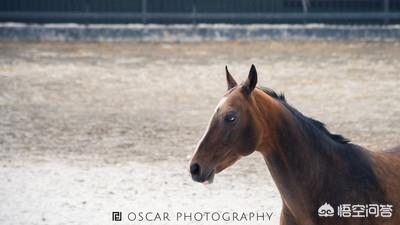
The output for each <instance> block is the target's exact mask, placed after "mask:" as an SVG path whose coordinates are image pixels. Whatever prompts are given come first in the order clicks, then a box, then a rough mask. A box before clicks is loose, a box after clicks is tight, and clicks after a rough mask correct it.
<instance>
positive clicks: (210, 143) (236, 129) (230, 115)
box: [190, 66, 400, 225]
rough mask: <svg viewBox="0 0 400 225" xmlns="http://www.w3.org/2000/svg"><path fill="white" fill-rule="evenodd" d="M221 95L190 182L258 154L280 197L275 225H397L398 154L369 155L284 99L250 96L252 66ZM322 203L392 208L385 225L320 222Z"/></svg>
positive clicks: (381, 224)
mask: <svg viewBox="0 0 400 225" xmlns="http://www.w3.org/2000/svg"><path fill="white" fill-rule="evenodd" d="M227 82H228V89H229V91H228V93H227V94H226V96H225V100H224V103H223V104H220V105H219V106H218V107H217V110H216V112H215V114H214V115H213V118H212V120H211V122H210V125H209V128H208V130H207V131H206V134H205V136H204V138H203V139H202V140H201V142H200V143H199V146H198V148H197V151H196V153H195V155H194V157H193V159H192V163H191V166H190V171H191V173H192V177H193V179H194V180H195V181H199V182H204V181H212V179H213V177H214V174H215V173H218V172H220V171H222V170H223V169H225V168H227V167H228V166H230V165H232V164H233V163H234V162H236V161H237V160H238V159H239V158H241V157H242V156H246V155H248V154H251V153H252V152H254V151H259V152H260V153H261V154H262V155H263V157H264V159H265V162H266V164H267V166H268V168H269V171H270V173H271V176H272V178H273V179H274V181H275V184H276V185H277V187H278V190H279V192H280V195H281V198H282V202H283V204H282V205H283V208H282V212H281V224H282V225H320V224H321V225H325V224H326V225H328V224H329V225H347V224H348V225H398V224H400V148H399V149H393V150H392V151H389V152H372V151H368V150H366V149H363V148H362V147H360V146H357V145H354V144H351V143H350V142H349V141H348V140H347V139H345V138H343V137H342V136H340V135H335V134H331V133H330V132H329V131H328V130H327V129H326V128H325V127H324V125H323V124H322V123H320V122H318V121H316V120H313V119H311V118H308V117H306V116H304V115H302V114H301V113H300V112H298V111H297V110H296V109H294V108H293V107H291V106H290V105H289V104H288V103H287V102H286V100H285V98H284V96H283V95H278V94H276V93H275V92H273V91H272V90H269V89H262V88H256V87H255V84H256V82H257V74H256V71H255V68H254V66H253V67H252V69H251V70H250V73H249V78H248V80H246V82H245V83H244V84H243V85H241V86H239V85H237V84H236V82H235V81H234V80H233V78H232V77H231V75H230V74H229V72H228V71H227ZM324 203H329V204H330V205H332V206H333V207H334V208H336V209H337V207H338V206H339V205H341V204H352V205H368V204H390V205H393V213H392V217H391V218H382V217H376V218H375V217H367V218H343V217H337V216H335V217H319V216H318V213H317V210H318V208H319V207H320V206H322V205H323V204H324Z"/></svg>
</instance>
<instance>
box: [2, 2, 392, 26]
mask: <svg viewBox="0 0 400 225" xmlns="http://www.w3.org/2000/svg"><path fill="white" fill-rule="evenodd" d="M399 13H400V0H268V1H264V0H250V1H247V0H218V1H212V0H201V1H200V0H115V1H109V0H56V1H54V0H34V1H32V0H2V1H1V3H0V21H14V22H27V23H32V22H33V23H71V22H72V23H163V24H171V23H174V24H176V23H194V24H195V23H343V24H349V23H373V24H390V23H398V22H399V21H400V15H399Z"/></svg>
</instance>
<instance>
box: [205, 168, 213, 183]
mask: <svg viewBox="0 0 400 225" xmlns="http://www.w3.org/2000/svg"><path fill="white" fill-rule="evenodd" d="M214 176H215V170H211V171H210V173H209V174H208V175H207V176H206V178H205V179H204V181H203V182H202V183H203V184H212V182H213V181H214Z"/></svg>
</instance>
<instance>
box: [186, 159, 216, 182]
mask: <svg viewBox="0 0 400 225" xmlns="http://www.w3.org/2000/svg"><path fill="white" fill-rule="evenodd" d="M190 174H191V176H192V179H193V180H194V181H196V182H200V183H212V182H213V180H214V175H215V169H211V170H210V169H205V168H202V167H201V166H200V164H198V163H192V164H191V165H190Z"/></svg>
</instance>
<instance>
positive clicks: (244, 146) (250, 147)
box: [239, 125, 257, 156]
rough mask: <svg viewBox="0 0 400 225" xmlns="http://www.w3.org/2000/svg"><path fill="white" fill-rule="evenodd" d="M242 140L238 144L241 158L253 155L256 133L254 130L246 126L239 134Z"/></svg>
mask: <svg viewBox="0 0 400 225" xmlns="http://www.w3.org/2000/svg"><path fill="white" fill-rule="evenodd" d="M241 136H242V138H240V139H241V143H240V150H239V154H240V155H242V156H247V155H250V154H251V153H253V152H254V151H255V149H256V143H257V140H256V132H255V128H254V127H253V126H251V125H248V126H247V127H246V128H245V129H243V132H242V134H241Z"/></svg>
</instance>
